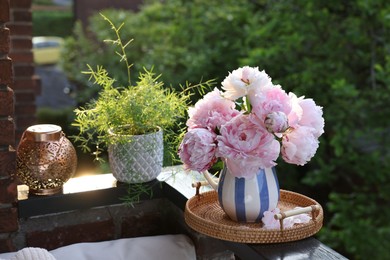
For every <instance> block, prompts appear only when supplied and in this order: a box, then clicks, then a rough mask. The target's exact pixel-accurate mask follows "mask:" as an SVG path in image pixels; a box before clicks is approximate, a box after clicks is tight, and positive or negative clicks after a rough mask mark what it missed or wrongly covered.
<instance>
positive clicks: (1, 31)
mask: <svg viewBox="0 0 390 260" xmlns="http://www.w3.org/2000/svg"><path fill="white" fill-rule="evenodd" d="M0 1H1V0H0ZM9 33H10V32H9V29H8V28H0V53H9V48H10V47H9V46H10V38H9Z"/></svg>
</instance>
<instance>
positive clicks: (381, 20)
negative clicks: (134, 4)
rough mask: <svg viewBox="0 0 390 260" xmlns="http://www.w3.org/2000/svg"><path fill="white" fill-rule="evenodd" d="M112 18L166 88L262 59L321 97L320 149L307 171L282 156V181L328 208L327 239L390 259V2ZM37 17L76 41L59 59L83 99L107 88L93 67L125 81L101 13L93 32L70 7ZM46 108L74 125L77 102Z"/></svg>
mask: <svg viewBox="0 0 390 260" xmlns="http://www.w3.org/2000/svg"><path fill="white" fill-rule="evenodd" d="M42 1H43V2H44V3H42ZM34 3H35V4H37V3H38V4H50V3H51V1H48V0H40V1H39V0H36V1H34ZM103 13H104V14H105V15H106V16H107V17H109V18H110V19H111V20H112V21H113V22H114V23H115V24H117V25H119V24H121V23H122V22H124V24H125V25H124V27H123V29H122V38H123V39H134V41H133V42H132V43H131V45H130V46H129V47H128V48H127V51H128V57H130V59H131V63H133V64H134V66H133V68H132V69H133V71H134V73H133V74H132V75H138V71H140V70H142V69H143V67H145V68H147V69H150V68H152V67H153V68H154V69H153V70H154V72H156V73H158V74H160V73H161V74H162V77H161V79H162V80H163V81H164V83H165V86H166V87H170V88H176V89H179V86H180V85H185V84H186V83H187V82H190V83H197V82H199V81H201V80H203V81H206V80H209V79H216V82H218V83H220V82H221V81H222V80H223V79H224V78H225V77H226V76H227V74H228V72H229V71H232V70H234V69H236V68H238V67H239V66H244V65H249V66H258V67H259V69H260V70H265V71H266V72H267V73H268V74H269V75H271V76H272V78H273V82H274V83H278V84H280V85H282V87H283V88H284V89H285V90H286V91H287V92H288V91H294V92H295V93H296V94H297V95H305V96H306V97H310V98H313V99H314V100H315V101H316V103H317V104H318V105H320V106H322V107H323V111H324V118H325V134H324V135H323V136H322V137H321V138H320V148H319V150H318V151H317V154H316V156H315V157H314V158H313V159H312V160H311V162H309V163H308V164H307V165H306V166H304V167H300V166H295V165H287V164H285V163H283V162H282V161H280V162H278V166H277V172H278V177H279V182H280V186H281V188H283V189H288V190H293V191H296V192H299V193H302V194H306V195H308V196H310V197H312V198H314V199H316V200H318V201H319V202H320V203H321V204H322V206H323V207H324V209H325V223H324V227H323V229H322V230H321V231H320V233H319V234H318V236H317V237H318V238H319V240H321V242H323V243H325V244H327V245H329V246H330V247H332V248H334V249H335V250H337V251H338V252H340V253H341V254H343V255H345V256H347V257H349V258H352V259H386V258H388V257H390V242H389V241H390V224H389V221H388V220H389V219H390V207H389V206H390V150H389V148H388V147H389V144H390V137H389V131H390V106H389V105H388V103H389V101H390V76H389V75H390V74H389V72H390V35H389V30H390V3H389V2H388V1H386V0H365V1H363V0H354V1H336V0H330V1H329V0H316V1H315V0H311V1H299V0H285V1H266V0H258V1H250V0H213V1H210V0H193V1H186V0H166V1H156V0H154V1H151V0H146V1H145V5H144V6H143V7H142V8H141V10H140V11H138V12H132V11H129V10H105V11H104V12H103ZM56 23H58V24H60V25H62V26H53V24H56ZM33 24H34V35H53V34H54V35H57V36H61V37H66V38H67V40H66V46H65V50H64V52H63V56H62V62H61V66H62V68H63V70H64V71H65V73H66V75H67V76H68V78H69V80H70V81H71V82H73V83H74V84H75V85H77V93H76V94H77V95H75V96H76V98H77V102H78V104H79V105H82V104H84V103H85V102H87V101H88V100H89V99H90V98H92V97H94V96H95V95H96V93H97V90H98V89H97V88H96V86H92V85H91V83H89V82H88V77H87V76H85V75H83V74H82V73H81V71H85V70H86V69H87V67H86V64H90V65H91V66H92V67H96V65H104V66H105V67H106V68H109V69H110V71H116V73H115V75H112V76H114V77H115V78H116V79H117V80H118V82H124V81H125V80H126V74H125V73H124V72H125V71H124V70H123V68H122V66H123V64H118V63H117V60H118V59H117V56H115V54H113V50H112V49H111V47H110V46H109V45H105V44H102V41H103V40H104V39H107V38H113V37H112V35H111V33H112V31H111V30H110V28H108V27H107V23H106V22H105V21H104V20H103V19H102V18H101V17H100V16H99V15H98V14H97V15H95V16H93V17H91V20H90V22H89V27H88V28H83V26H82V25H81V24H80V23H79V22H75V21H73V16H72V13H71V12H46V13H45V12H43V11H40V12H38V11H37V12H33ZM53 28H57V29H56V30H53ZM122 72H123V73H122ZM134 80H135V79H134ZM217 86H219V84H217ZM199 97H200V96H194V101H196V99H197V98H199ZM38 113H39V119H40V120H41V121H42V122H43V121H50V122H52V123H53V121H56V123H58V124H60V125H61V126H62V127H63V128H64V130H65V132H67V134H68V135H71V134H72V133H73V132H74V129H72V128H71V127H70V125H71V122H72V120H73V117H74V114H73V112H72V109H65V110H60V111H50V110H44V109H43V110H40V111H39V112H38ZM89 159H91V158H89ZM169 163H170V162H166V164H169Z"/></svg>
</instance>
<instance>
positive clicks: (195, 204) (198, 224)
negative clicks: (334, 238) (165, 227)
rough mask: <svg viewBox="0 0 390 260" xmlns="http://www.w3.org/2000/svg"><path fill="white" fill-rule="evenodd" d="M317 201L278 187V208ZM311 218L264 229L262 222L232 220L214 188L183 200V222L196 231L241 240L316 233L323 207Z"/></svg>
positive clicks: (278, 239) (293, 238)
mask: <svg viewBox="0 0 390 260" xmlns="http://www.w3.org/2000/svg"><path fill="white" fill-rule="evenodd" d="M311 205H319V204H318V203H317V202H316V201H315V200H313V199H311V198H309V197H306V196H304V195H301V194H299V193H295V192H291V191H286V190H280V200H279V203H278V208H280V210H281V212H284V211H287V210H291V209H294V208H295V207H307V206H311ZM312 216H313V218H312V220H310V221H309V222H308V223H305V224H295V225H294V226H293V227H291V228H286V229H272V230H270V229H265V228H263V227H262V226H263V224H262V223H238V222H236V221H233V220H231V219H230V218H229V217H228V216H227V215H226V213H225V212H224V211H223V210H222V208H221V207H220V206H219V203H218V196H217V193H216V192H215V191H208V192H204V193H201V194H199V195H195V196H194V197H192V198H190V199H189V200H188V201H187V203H186V208H185V212H184V218H185V221H186V223H187V224H188V225H189V226H190V227H191V228H192V229H194V230H196V231H198V232H199V233H202V234H205V235H208V236H211V237H214V238H218V239H222V240H227V241H233V242H240V243H282V242H289V241H296V240H301V239H304V238H306V237H310V236H312V235H314V234H315V233H317V232H318V231H319V230H320V229H321V227H322V221H323V210H322V207H321V205H319V210H317V211H315V212H313V214H312Z"/></svg>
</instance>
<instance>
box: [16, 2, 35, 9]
mask: <svg viewBox="0 0 390 260" xmlns="http://www.w3.org/2000/svg"><path fill="white" fill-rule="evenodd" d="M31 3H32V0H11V7H12V8H26V9H30V8H31Z"/></svg>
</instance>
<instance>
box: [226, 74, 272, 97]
mask: <svg viewBox="0 0 390 260" xmlns="http://www.w3.org/2000/svg"><path fill="white" fill-rule="evenodd" d="M270 84H272V82H271V78H270V77H269V76H268V75H267V73H265V71H259V69H258V68H257V67H255V68H252V67H249V66H245V67H242V68H238V69H236V70H234V71H233V72H232V73H229V75H228V76H227V77H226V78H225V80H224V81H223V82H222V89H223V90H225V92H224V94H223V95H224V97H225V98H227V99H230V100H236V99H238V98H240V97H244V96H247V95H249V96H251V97H254V96H255V95H256V93H257V91H260V90H261V88H263V87H266V86H268V85H270Z"/></svg>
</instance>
